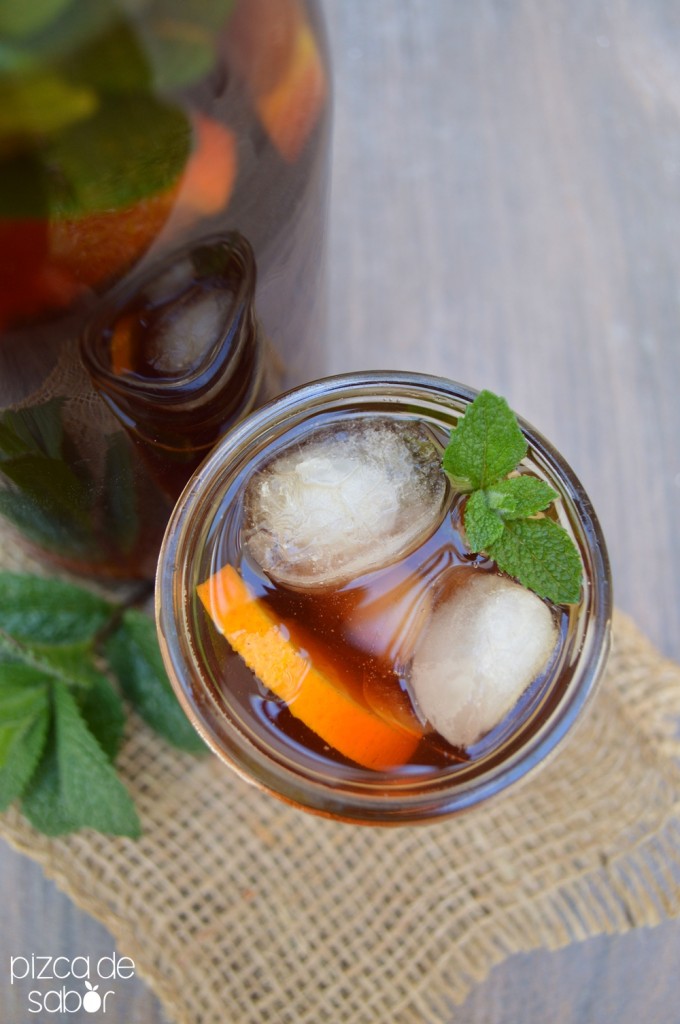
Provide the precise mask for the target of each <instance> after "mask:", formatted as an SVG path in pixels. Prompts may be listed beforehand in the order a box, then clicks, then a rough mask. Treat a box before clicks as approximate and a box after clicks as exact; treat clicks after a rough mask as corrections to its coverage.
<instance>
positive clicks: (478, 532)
mask: <svg viewBox="0 0 680 1024" xmlns="http://www.w3.org/2000/svg"><path fill="white" fill-rule="evenodd" d="M464 522H465V533H466V536H467V541H468V544H469V545H470V550H471V551H475V552H477V551H486V550H487V549H488V548H489V546H490V545H491V544H493V543H494V541H497V540H498V538H499V537H500V535H501V534H502V533H503V520H502V519H501V518H500V516H499V515H497V513H496V512H495V511H494V510H493V509H492V508H489V503H488V500H487V496H486V492H485V491H474V492H473V493H472V494H471V495H470V497H469V498H468V500H467V503H466V505H465V514H464Z"/></svg>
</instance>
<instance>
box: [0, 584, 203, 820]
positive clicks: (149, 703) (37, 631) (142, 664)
mask: <svg viewBox="0 0 680 1024" xmlns="http://www.w3.org/2000/svg"><path fill="white" fill-rule="evenodd" d="M114 683H115V685H114ZM120 690H122V691H123V694H124V696H125V697H126V698H127V699H128V700H129V701H130V703H131V704H132V705H133V706H134V707H135V709H136V710H137V711H138V712H139V714H140V715H141V716H142V717H143V718H144V719H145V720H146V721H147V722H148V723H149V724H150V725H151V726H152V727H153V728H155V729H156V730H157V731H158V732H160V733H161V734H162V735H163V736H164V737H165V739H167V740H169V741H170V742H173V743H175V745H176V746H178V747H180V748H182V749H184V750H192V751H194V752H198V751H200V750H204V749H205V748H204V746H203V744H202V742H201V740H200V739H199V737H198V736H197V735H196V733H195V732H194V731H193V729H192V728H191V726H190V725H189V723H188V721H187V720H186V718H185V717H184V715H183V713H182V711H181V709H180V707H179V704H178V702H177V700H176V698H175V695H174V693H173V691H172V688H171V686H170V683H169V682H168V679H167V677H166V675H165V672H164V670H163V664H162V661H161V657H160V652H159V650H158V645H157V643H156V638H155V627H154V624H153V621H152V620H151V619H150V618H149V617H148V616H146V615H144V614H142V613H141V612H139V611H135V610H134V609H132V608H124V607H122V606H120V605H117V604H115V603H113V602H110V601H106V600H104V599H102V598H100V597H98V596H96V595H94V594H92V593H90V592H89V591H87V590H85V589H83V588H81V587H78V586H75V585H73V584H70V583H64V582H61V581H59V580H54V579H43V578H41V577H34V576H27V575H20V574H15V573H7V572H0V811H3V810H5V809H6V808H7V807H8V806H9V805H10V804H11V803H13V802H14V801H15V800H19V801H20V802H21V808H22V811H23V812H24V814H25V815H26V817H27V818H28V820H29V821H30V822H31V824H33V825H34V826H35V828H37V829H38V830H39V831H41V832H44V833H46V834H47V835H61V834H63V833H66V832H72V831H74V830H76V829H81V828H93V829H96V830H98V831H100V832H106V833H110V834H113V835H124V836H131V837H136V836H138V835H139V834H140V830H141V826H140V822H139V817H138V815H137V811H136V809H135V806H134V803H133V800H132V797H131V796H130V794H129V792H128V790H127V789H126V787H125V785H124V784H123V782H122V780H121V779H120V777H119V776H118V774H117V772H116V769H115V759H116V756H117V754H118V752H119V749H120V746H121V742H122V738H123V731H124V727H125V720H126V712H125V705H124V703H123V698H122V697H121V693H120Z"/></svg>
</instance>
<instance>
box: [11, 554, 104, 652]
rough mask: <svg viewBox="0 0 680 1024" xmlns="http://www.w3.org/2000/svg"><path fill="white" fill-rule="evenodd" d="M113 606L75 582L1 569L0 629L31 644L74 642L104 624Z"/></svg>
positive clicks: (92, 633)
mask: <svg viewBox="0 0 680 1024" xmlns="http://www.w3.org/2000/svg"><path fill="white" fill-rule="evenodd" d="M112 612H113V605H111V604H109V603H108V601H104V600H102V598H99V597H96V596H95V595H94V594H91V593H90V592H89V591H87V590H84V589H82V588H81V587H77V586H74V585H73V584H72V583H63V582H61V581H60V580H54V579H42V578H40V577H38V576H27V575H22V574H19V573H10V572H0V630H2V631H3V632H5V633H8V634H9V635H10V636H12V637H14V638H15V639H16V640H20V641H23V642H26V643H30V644H46V645H53V644H74V643H78V642H79V641H83V640H89V639H91V638H92V637H94V636H95V634H96V633H97V632H98V631H99V630H100V629H102V628H103V627H104V625H105V624H106V623H107V622H108V620H109V619H110V617H111V614H112Z"/></svg>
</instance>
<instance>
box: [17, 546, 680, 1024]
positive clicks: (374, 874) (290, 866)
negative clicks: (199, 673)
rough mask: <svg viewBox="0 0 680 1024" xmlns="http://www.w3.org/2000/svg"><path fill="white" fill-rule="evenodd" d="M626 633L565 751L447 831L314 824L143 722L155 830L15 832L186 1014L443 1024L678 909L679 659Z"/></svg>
mask: <svg viewBox="0 0 680 1024" xmlns="http://www.w3.org/2000/svg"><path fill="white" fill-rule="evenodd" d="M0 549H1V542H0ZM4 563H5V565H6V566H8V567H9V565H10V564H11V563H12V556H11V554H10V552H9V551H8V550H7V547H5V557H4ZM613 636H614V643H613V650H612V654H611V657H610V661H609V664H608V668H607V671H606V674H605V678H604V680H603V682H602V685H601V688H600V691H599V693H598V696H597V698H596V700H595V702H594V703H593V704H592V706H591V708H590V709H589V711H588V713H587V715H586V717H585V720H584V721H583V722H582V723H581V724H580V726H579V727H578V728H577V729H576V730H575V732H574V734H573V736H572V737H571V738H570V740H569V741H568V742H567V743H565V745H564V746H563V748H562V750H561V751H560V753H559V754H558V755H557V756H556V757H555V758H553V760H552V761H551V762H550V763H549V764H548V765H547V766H546V767H544V768H543V769H542V770H541V771H540V772H538V773H536V774H535V775H533V776H531V777H530V778H529V779H528V780H527V781H526V782H525V783H524V784H523V785H521V786H520V787H519V788H518V789H517V790H516V791H514V792H509V793H507V794H506V795H504V796H502V797H500V798H497V799H496V800H495V801H494V800H492V801H490V802H489V803H487V804H486V805H484V806H482V807H480V808H478V809H476V810H474V811H472V812H469V813H467V814H465V815H463V816H461V817H458V818H456V819H453V820H451V821H448V822H444V823H440V824H437V825H429V826H421V827H401V828H397V829H388V830H382V829H372V828H366V827H360V826H351V825H344V824H341V823H337V822H333V821H327V820H325V819H320V818H316V817H313V816H311V815H308V814H306V813H304V812H302V811H297V810H294V809H292V808H289V807H287V806H285V805H284V804H282V803H280V802H279V801H278V800H276V799H275V798H273V797H270V796H267V795H265V794H261V793H260V792H259V791H257V790H256V789H254V788H252V787H250V786H249V785H248V784H247V783H245V782H243V781H241V780H240V779H238V778H237V777H235V776H234V775H233V774H232V773H231V772H230V771H229V770H228V769H226V768H225V767H223V766H222V765H221V764H220V763H219V762H218V761H217V760H216V759H214V758H212V757H206V758H198V759H197V758H192V757H190V756H185V755H182V754H179V753H177V752H176V751H175V750H173V749H171V748H170V747H169V746H168V745H167V744H165V743H164V742H163V741H162V740H160V739H158V738H157V737H156V736H155V735H153V734H152V733H151V732H150V731H149V730H148V729H147V728H146V727H144V726H143V724H142V723H140V722H139V721H137V720H135V719H134V718H131V720H130V725H129V730H128V736H127V741H126V744H125V747H124V750H123V752H122V754H121V756H120V758H119V768H120V772H121V774H122V776H123V778H124V779H125V781H126V783H127V784H128V786H129V788H130V790H131V792H132V794H133V796H134V798H135V800H136V803H137V806H138V808H139V811H140V814H141V819H142V822H143V827H144V833H143V836H142V838H141V839H139V840H137V841H132V840H126V839H117V838H111V837H106V836H102V835H98V834H95V833H91V832H83V833H80V834H76V835H72V836H68V837H65V838H60V839H48V838H46V837H45V836H42V835H39V834H37V833H36V832H34V831H33V830H32V829H31V828H30V827H29V826H28V825H27V824H26V822H25V821H24V820H23V819H22V817H21V815H20V814H19V813H18V811H17V810H16V809H11V810H10V811H9V812H8V813H6V814H5V815H4V816H2V817H1V818H0V834H1V835H2V836H4V838H5V839H6V840H8V841H9V842H10V843H11V844H12V845H13V846H15V847H17V848H18V849H20V850H22V851H24V852H25V853H27V854H28V855H29V856H30V857H32V858H34V859H35V860H37V861H38V862H39V863H40V864H41V865H42V867H43V869H44V871H45V873H46V874H47V875H48V876H50V877H51V878H54V879H55V880H56V882H57V884H58V885H59V886H60V888H62V889H63V890H64V891H65V892H66V893H68V894H69V895H70V896H71V897H72V899H73V900H74V901H75V902H76V903H78V904H79V905H80V906H81V907H84V908H85V909H86V910H87V911H89V912H90V913H91V914H93V915H94V916H95V917H97V918H99V920H101V921H102V922H103V923H104V924H105V925H106V926H107V927H108V928H109V930H110V931H111V933H112V934H113V935H114V936H115V938H116V940H117V942H118V945H119V949H120V950H121V952H122V953H124V954H127V955H129V956H131V957H133V958H134V960H135V964H136V966H137V969H138V972H139V973H141V974H143V975H144V976H145V977H146V979H147V981H148V982H149V984H150V986H151V987H152V988H153V989H154V990H155V991H156V993H157V994H158V996H159V997H160V999H161V1000H162V1002H163V1004H164V1006H165V1009H166V1012H167V1014H168V1015H169V1017H170V1019H171V1020H173V1021H175V1022H177V1024H214V1022H215V1021H224V1022H228V1024H263V1022H276V1024H279V1022H280V1024H318V1022H319V1021H332V1022H333V1024H376V1022H385V1024H387V1022H389V1024H416V1022H418V1024H435V1022H436V1024H443V1022H444V1021H447V1020H449V1019H450V1016H451V1004H452V1002H460V1001H462V1000H463V999H464V998H465V996H466V994H467V993H468V992H469V990H470V987H471V986H472V985H473V984H474V983H476V982H478V981H480V980H482V979H483V978H484V977H485V976H486V975H487V973H488V972H489V970H490V969H491V967H492V966H493V965H494V964H496V963H498V962H499V961H501V960H502V959H503V958H505V957H506V956H508V955H510V954H512V953H516V952H520V951H528V950H531V949H535V948H538V947H541V946H542V947H548V948H557V947H559V946H562V945H565V944H567V943H570V942H573V941H575V940H579V939H584V938H586V937H588V936H592V935H595V934H598V933H603V932H610V933H611V932H623V931H626V930H628V929H630V928H633V927H636V926H639V925H651V924H655V923H657V922H660V921H662V920H665V919H668V918H671V917H675V916H678V915H679V914H680V828H679V824H680V769H679V767H678V761H677V758H678V754H679V752H680V744H679V743H678V740H677V738H676V737H677V722H678V717H679V715H680V667H679V666H677V665H675V664H673V663H671V662H669V661H667V660H664V659H663V658H661V657H660V655H659V654H658V653H657V652H656V651H655V650H654V648H653V647H652V646H651V645H650V644H649V643H648V642H647V641H646V640H645V639H644V637H642V636H641V635H640V633H639V632H638V630H637V629H636V627H635V626H634V624H633V623H632V622H631V621H630V620H629V619H628V618H627V617H626V616H624V615H623V614H621V613H617V614H616V616H615V620H614V630H613Z"/></svg>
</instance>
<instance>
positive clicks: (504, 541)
mask: <svg viewBox="0 0 680 1024" xmlns="http://www.w3.org/2000/svg"><path fill="white" fill-rule="evenodd" d="M486 550H487V554H488V555H489V556H490V557H491V558H493V560H494V561H495V562H496V564H497V565H498V568H499V569H501V570H502V571H503V572H506V573H507V574H508V575H509V576H514V577H515V579H517V580H519V582H520V583H521V584H522V585H523V586H525V587H528V588H529V589H530V590H533V591H534V592H535V593H536V594H538V595H539V597H545V598H547V599H548V600H549V601H552V602H553V603H554V604H575V603H576V602H577V601H578V600H579V598H580V594H581V580H582V567H581V559H580V557H579V554H578V551H577V550H576V547H575V546H574V543H573V541H572V539H571V537H570V536H569V534H568V533H567V532H566V530H564V529H562V527H561V526H559V525H558V524H557V523H555V522H553V520H552V519H547V518H542V519H516V520H513V521H510V522H507V523H506V524H505V528H504V530H503V533H502V534H501V536H500V537H499V539H498V540H496V541H494V543H493V544H491V545H489V547H488V548H487V549H486Z"/></svg>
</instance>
